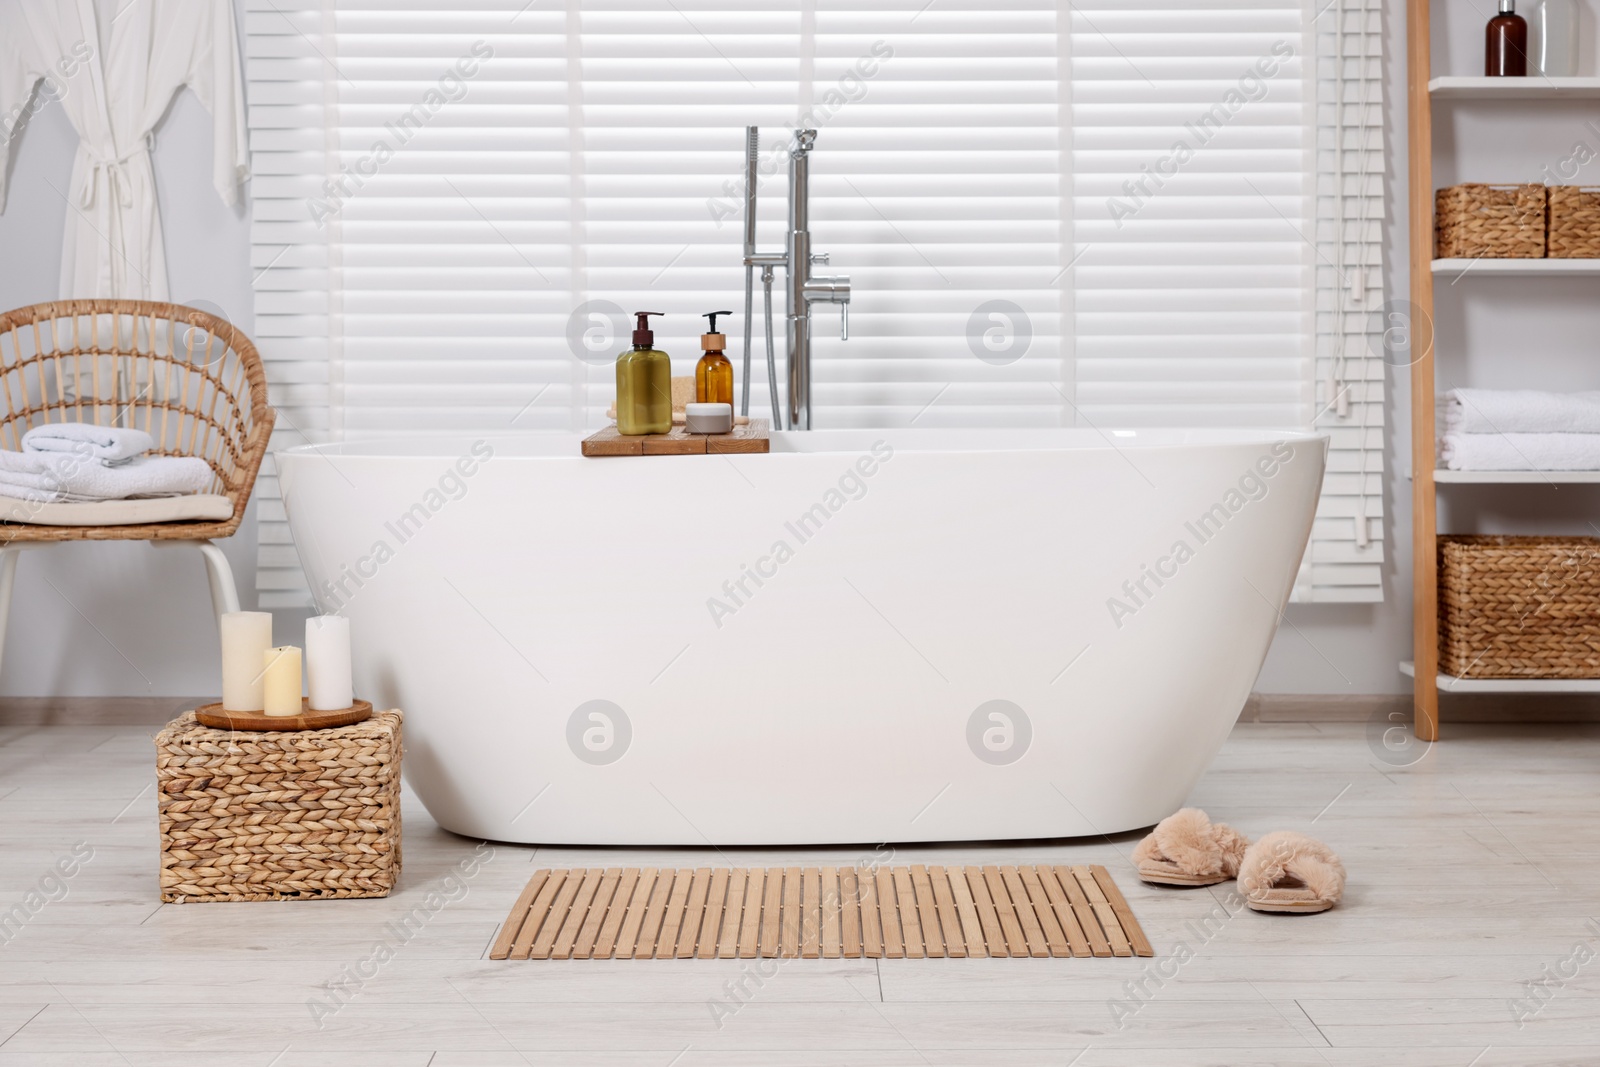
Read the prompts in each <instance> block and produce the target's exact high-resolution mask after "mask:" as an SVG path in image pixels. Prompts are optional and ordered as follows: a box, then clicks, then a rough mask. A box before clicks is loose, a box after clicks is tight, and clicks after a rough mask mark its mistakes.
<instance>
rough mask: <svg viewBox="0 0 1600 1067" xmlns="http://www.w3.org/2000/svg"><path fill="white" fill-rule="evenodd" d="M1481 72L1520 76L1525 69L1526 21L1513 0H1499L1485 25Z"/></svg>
mask: <svg viewBox="0 0 1600 1067" xmlns="http://www.w3.org/2000/svg"><path fill="white" fill-rule="evenodd" d="M1483 73H1484V74H1485V75H1486V76H1488V77H1490V78H1521V77H1525V76H1526V75H1527V73H1528V23H1527V21H1526V20H1525V19H1523V17H1522V16H1521V15H1519V14H1517V4H1516V0H1500V13H1499V14H1498V15H1496V16H1495V17H1494V18H1492V19H1490V20H1489V25H1488V26H1487V27H1485V40H1484V55H1483Z"/></svg>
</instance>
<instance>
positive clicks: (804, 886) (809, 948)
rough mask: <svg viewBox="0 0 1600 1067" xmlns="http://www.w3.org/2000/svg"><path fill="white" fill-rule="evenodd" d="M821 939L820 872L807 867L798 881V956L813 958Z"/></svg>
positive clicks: (818, 950) (817, 952) (817, 954)
mask: <svg viewBox="0 0 1600 1067" xmlns="http://www.w3.org/2000/svg"><path fill="white" fill-rule="evenodd" d="M821 941H822V873H821V872H820V871H818V870H817V869H816V868H815V867H807V868H806V869H805V872H804V874H803V875H802V877H801V881H800V956H801V958H802V959H808V960H814V959H816V958H817V957H818V956H819V955H820V954H821V951H820V949H819V948H818V946H819V945H820V943H821Z"/></svg>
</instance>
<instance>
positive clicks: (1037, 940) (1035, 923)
mask: <svg viewBox="0 0 1600 1067" xmlns="http://www.w3.org/2000/svg"><path fill="white" fill-rule="evenodd" d="M1000 877H1001V878H1003V879H1004V880H1005V883H1006V892H1007V893H1009V894H1010V895H1011V906H1012V907H1013V908H1015V909H1016V911H1017V921H1018V922H1019V923H1021V924H1022V936H1023V938H1024V939H1025V940H1026V941H1027V942H1028V955H1029V956H1034V957H1040V956H1048V955H1050V946H1049V945H1048V944H1047V943H1046V942H1045V939H1044V929H1043V927H1041V926H1040V925H1039V917H1038V916H1037V915H1035V914H1034V913H1033V904H1032V902H1030V901H1029V900H1028V891H1027V890H1026V889H1025V888H1023V885H1022V877H1021V876H1020V875H1018V874H1017V869H1016V868H1015V867H1011V866H1006V867H1002V868H1000Z"/></svg>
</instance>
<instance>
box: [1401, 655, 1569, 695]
mask: <svg viewBox="0 0 1600 1067" xmlns="http://www.w3.org/2000/svg"><path fill="white" fill-rule="evenodd" d="M1400 673H1401V674H1404V675H1406V676H1407V677H1408V678H1415V677H1416V676H1417V668H1416V664H1414V663H1412V662H1411V661H1410V660H1405V661H1404V662H1402V663H1401V664H1400ZM1436 684H1437V685H1438V687H1439V691H1440V692H1441V693H1600V678H1457V677H1456V676H1455V675H1453V674H1441V675H1439V678H1438V681H1437V683H1436Z"/></svg>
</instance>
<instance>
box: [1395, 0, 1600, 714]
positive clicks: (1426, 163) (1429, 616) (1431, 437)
mask: <svg viewBox="0 0 1600 1067" xmlns="http://www.w3.org/2000/svg"><path fill="white" fill-rule="evenodd" d="M1429 5H1430V0H1406V26H1407V28H1406V64H1407V65H1406V95H1407V101H1406V113H1407V115H1408V117H1409V120H1410V121H1409V126H1410V145H1409V152H1408V158H1409V162H1410V182H1409V188H1410V201H1411V219H1410V223H1411V225H1410V245H1411V255H1410V260H1411V303H1412V307H1413V309H1414V315H1413V322H1412V346H1413V347H1412V351H1413V352H1414V353H1420V354H1419V355H1417V356H1416V358H1415V360H1414V361H1413V363H1412V365H1411V469H1412V480H1411V500H1412V559H1413V568H1414V569H1413V577H1412V593H1413V600H1414V611H1415V618H1414V623H1413V627H1414V629H1413V633H1412V638H1413V647H1414V649H1415V652H1414V655H1415V657H1416V658H1415V661H1414V662H1406V663H1402V664H1401V665H1400V669H1401V670H1402V671H1403V672H1404V673H1405V674H1407V675H1410V676H1411V677H1412V678H1413V679H1415V681H1414V685H1413V689H1412V693H1413V703H1414V705H1415V712H1416V718H1415V726H1414V730H1415V731H1416V736H1417V737H1418V738H1419V739H1420V740H1424V741H1435V740H1438V737H1439V694H1440V693H1441V692H1449V693H1600V679H1532V678H1529V679H1522V678H1508V679H1476V678H1456V677H1453V676H1451V675H1447V674H1440V673H1439V623H1438V619H1439V588H1438V555H1437V552H1438V547H1437V535H1438V521H1439V513H1438V496H1437V494H1438V486H1440V485H1451V484H1483V485H1558V484H1563V483H1584V482H1589V483H1594V482H1600V471H1447V470H1438V469H1436V468H1435V467H1434V463H1435V447H1436V446H1435V441H1436V431H1435V425H1434V412H1435V407H1434V403H1435V393H1436V387H1437V382H1438V378H1437V375H1436V371H1435V365H1434V356H1435V352H1434V343H1433V342H1434V329H1433V322H1434V303H1433V293H1434V284H1435V279H1438V280H1439V281H1440V282H1441V283H1442V284H1445V285H1456V284H1460V285H1469V284H1472V281H1473V279H1475V278H1480V277H1482V278H1491V277H1504V276H1508V275H1523V276H1530V277H1531V276H1539V277H1557V276H1575V275H1596V276H1600V260H1580V259H1435V258H1434V257H1433V249H1434V240H1433V214H1434V206H1433V205H1434V199H1433V194H1434V182H1433V105H1434V102H1435V101H1453V102H1460V103H1464V104H1470V103H1473V102H1490V103H1495V102H1502V103H1510V104H1518V103H1524V102H1529V103H1531V102H1534V101H1549V100H1587V99H1597V100H1600V78H1593V77H1583V78H1547V77H1542V76H1532V77H1527V78H1482V77H1440V78H1434V77H1432V76H1431V75H1432V55H1431V41H1432V37H1431V33H1430V22H1431V12H1430V9H1429Z"/></svg>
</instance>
